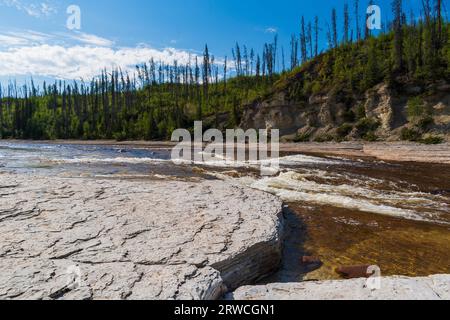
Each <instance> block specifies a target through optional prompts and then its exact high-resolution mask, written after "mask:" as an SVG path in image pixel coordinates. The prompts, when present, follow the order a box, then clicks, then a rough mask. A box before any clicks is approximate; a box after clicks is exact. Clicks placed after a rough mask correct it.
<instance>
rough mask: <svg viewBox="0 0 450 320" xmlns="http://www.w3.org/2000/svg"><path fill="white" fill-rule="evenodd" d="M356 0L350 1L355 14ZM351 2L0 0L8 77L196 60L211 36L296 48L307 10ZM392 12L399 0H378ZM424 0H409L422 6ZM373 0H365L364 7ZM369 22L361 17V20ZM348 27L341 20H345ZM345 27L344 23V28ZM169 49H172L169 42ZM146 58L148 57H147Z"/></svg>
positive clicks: (217, 46)
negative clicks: (73, 25)
mask: <svg viewBox="0 0 450 320" xmlns="http://www.w3.org/2000/svg"><path fill="white" fill-rule="evenodd" d="M353 1H354V0H348V1H347V2H348V3H349V5H350V11H351V13H352V21H351V23H352V25H354V19H353ZM449 1H450V0H449ZM345 2H346V1H343V0H342V1H341V0H324V1H302V0H295V1H294V0H278V1H273V0H271V1H269V0H240V1H238V0H223V1H222V0H165V1H163V0H127V1H121V0H116V1H111V0H95V1H88V0H71V1H66V0H0V81H4V80H5V79H8V78H18V79H23V78H26V77H30V76H31V75H33V77H35V78H79V77H90V76H93V75H95V73H98V70H99V69H100V68H102V67H110V66H111V65H114V64H117V65H121V66H122V67H124V68H126V67H127V66H128V67H129V68H130V70H131V68H132V66H133V65H135V64H136V63H138V62H139V61H140V60H143V61H146V60H149V59H150V58H151V57H152V56H153V57H155V58H156V59H159V60H164V61H166V62H170V61H171V60H173V59H175V58H176V59H177V60H180V61H183V60H186V59H188V56H189V54H195V53H199V52H201V51H202V50H203V47H204V44H205V43H208V45H209V47H210V49H211V51H212V52H213V54H214V55H216V56H217V57H218V58H220V57H224V56H225V55H228V56H230V55H231V47H232V46H233V45H234V43H235V42H236V41H238V42H240V43H245V44H246V45H247V46H248V47H253V48H255V49H257V50H258V51H259V50H260V49H261V47H262V45H263V43H264V42H267V41H271V39H272V38H273V37H274V34H275V33H276V34H278V35H279V39H280V43H281V45H283V46H284V47H285V50H286V52H288V51H289V40H290V35H291V34H292V33H296V34H298V32H299V24H300V18H301V16H302V15H303V16H305V19H306V20H307V21H309V20H311V21H312V20H313V19H314V16H315V15H318V16H319V17H320V20H321V27H322V28H323V29H324V31H323V32H322V37H321V46H322V47H325V46H326V41H325V29H326V22H327V21H329V20H330V12H331V9H332V8H333V7H336V9H337V10H338V17H339V20H340V21H342V19H341V17H342V11H343V6H344V3H345ZM374 3H375V4H377V5H379V6H380V7H381V9H382V17H383V19H389V18H390V7H391V6H390V3H391V0H378V1H374ZM420 3H421V0H404V8H405V10H406V11H409V10H410V8H413V9H414V10H415V11H416V12H419V8H420ZM71 4H76V5H78V6H79V7H80V9H81V30H79V31H71V30H68V29H67V28H66V20H67V18H68V14H67V13H66V9H67V7H68V6H69V5H71ZM367 6H368V1H365V0H360V7H361V8H360V14H361V17H363V16H364V12H365V10H366V8H367ZM363 23H364V21H363V20H362V18H361V25H362V24H363ZM339 26H341V24H339ZM341 31H342V29H341ZM168 48H169V49H168ZM143 61H140V62H143Z"/></svg>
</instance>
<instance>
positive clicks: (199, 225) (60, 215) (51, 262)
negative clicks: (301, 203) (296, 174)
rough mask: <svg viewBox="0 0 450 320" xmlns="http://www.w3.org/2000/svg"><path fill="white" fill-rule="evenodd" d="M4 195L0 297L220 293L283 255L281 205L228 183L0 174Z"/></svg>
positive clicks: (163, 296) (212, 296)
mask: <svg viewBox="0 0 450 320" xmlns="http://www.w3.org/2000/svg"><path fill="white" fill-rule="evenodd" d="M0 194H1V196H0V233H1V234H2V237H1V240H0V299H216V298H219V297H221V296H222V295H223V293H224V292H225V291H226V290H227V289H228V290H231V289H235V288H236V287H238V286H240V285H245V284H250V283H252V282H253V281H255V280H257V279H259V278H260V277H264V276H265V275H267V274H269V273H270V272H272V271H273V270H274V269H276V268H277V267H278V266H279V263H280V260H281V232H282V227H283V225H282V220H281V219H282V204H281V202H280V201H279V200H278V199H277V198H275V197H274V196H271V195H268V194H265V193H263V192H259V191H256V190H252V189H248V188H244V187H240V186H236V185H232V184H230V183H226V182H222V181H203V182H200V183H192V182H181V181H148V182H147V181H144V182H143V181H123V180H94V179H80V178H72V179H71V178H68V179H64V178H59V177H42V176H33V175H25V174H0Z"/></svg>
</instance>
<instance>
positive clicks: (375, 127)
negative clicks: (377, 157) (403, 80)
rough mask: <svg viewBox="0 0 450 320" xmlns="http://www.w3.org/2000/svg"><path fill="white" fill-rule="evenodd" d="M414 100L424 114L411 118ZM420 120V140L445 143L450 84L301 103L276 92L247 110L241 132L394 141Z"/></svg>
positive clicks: (319, 96) (330, 96) (383, 87)
mask: <svg viewBox="0 0 450 320" xmlns="http://www.w3.org/2000/svg"><path fill="white" fill-rule="evenodd" d="M416 97H418V98H419V99H420V101H421V104H422V106H421V108H422V109H423V110H424V111H423V115H421V116H417V117H415V118H413V117H411V116H410V114H409V111H408V109H409V107H408V106H409V105H410V104H411V99H414V98H416ZM424 117H427V118H428V123H426V128H422V129H423V132H421V134H423V135H424V136H426V135H437V136H439V137H441V138H442V139H443V140H449V132H450V84H448V83H446V82H441V83H439V84H436V85H434V86H433V87H432V88H430V87H426V88H424V87H419V86H413V85H405V86H402V87H401V88H400V89H397V90H393V89H391V88H389V86H388V85H386V84H379V85H377V86H375V87H373V88H372V89H370V90H368V91H366V92H365V93H364V94H362V95H356V94H354V93H349V92H345V93H344V92H339V91H336V92H329V93H326V94H313V95H311V96H310V97H308V98H307V99H303V100H301V101H296V100H295V99H291V98H290V97H289V93H288V92H287V90H284V91H278V92H275V93H273V94H272V95H270V96H269V97H268V98H265V99H262V100H259V101H255V102H254V103H252V104H251V105H250V106H248V107H247V108H246V109H245V110H244V114H243V118H242V123H241V127H242V128H245V129H249V128H255V129H279V130H280V135H281V136H282V140H283V141H330V140H339V141H342V140H386V141H396V140H400V139H401V138H402V130H403V129H405V128H407V129H412V128H415V127H417V123H416V122H418V121H420V119H423V118H424ZM430 118H431V119H432V120H433V121H431V122H430V121H429V119H430ZM423 125H424V124H422V126H423ZM422 129H421V130H422Z"/></svg>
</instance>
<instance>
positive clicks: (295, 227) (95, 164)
mask: <svg viewBox="0 0 450 320" xmlns="http://www.w3.org/2000/svg"><path fill="white" fill-rule="evenodd" d="M280 165H281V172H280V173H279V174H277V175H275V176H271V177H261V176H259V171H258V166H257V165H255V164H250V165H249V164H241V163H238V164H233V165H230V166H226V165H225V164H223V163H221V162H214V163H211V164H210V165H208V166H205V165H199V164H187V163H185V164H179V165H176V164H174V163H172V161H170V150H166V149H147V148H132V147H127V148H124V147H123V146H103V145H102V146H100V145H56V144H55V145H54V144H39V143H11V142H1V143H0V172H1V171H10V172H30V173H33V174H42V175H58V176H64V177H80V176H82V177H87V178H114V179H184V180H186V179H188V180H193V181H195V180H199V179H215V178H221V177H224V176H226V177H227V179H235V181H236V182H239V183H241V184H245V185H248V186H250V187H252V188H255V189H259V190H263V191H267V192H270V193H273V194H276V195H277V196H279V197H280V198H281V199H282V200H283V201H284V202H285V203H286V204H288V205H289V210H286V217H287V221H288V224H289V226H290V228H289V230H290V231H289V235H288V237H287V240H286V246H285V252H284V260H283V267H282V268H281V270H280V271H279V272H278V273H277V274H276V275H274V276H273V277H271V278H270V279H268V280H267V281H298V280H302V279H334V278H339V276H338V275H337V274H336V273H335V271H334V270H335V268H336V267H339V266H351V265H369V264H370V265H378V266H379V267H380V268H381V272H382V274H383V275H394V274H401V275H410V276H420V275H429V274H435V273H450V166H449V165H433V164H417V163H388V162H383V161H375V160H367V159H365V160H361V159H352V160H350V159H343V158H336V157H334V158H333V157H324V156H308V155H298V154H297V155H293V154H285V155H282V157H281V159H280ZM302 256H316V257H317V258H319V259H320V260H321V261H322V265H304V264H302V263H300V261H301V257H302Z"/></svg>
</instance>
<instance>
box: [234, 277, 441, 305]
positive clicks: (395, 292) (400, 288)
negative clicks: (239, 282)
mask: <svg viewBox="0 0 450 320" xmlns="http://www.w3.org/2000/svg"><path fill="white" fill-rule="evenodd" d="M371 281H372V279H371ZM372 283H373V284H375V282H373V281H372ZM379 285H380V286H379V289H377V290H373V289H370V288H369V287H368V286H367V280H366V279H353V280H341V281H321V282H301V283H274V284H269V285H266V286H253V287H252V286H247V287H242V288H239V289H238V290H236V291H235V292H234V293H233V294H231V295H229V297H228V298H230V299H235V300H322V299H326V300H386V299H387V300H440V299H443V300H450V275H435V276H430V277H422V278H407V277H388V278H381V281H380V282H379ZM372 288H373V287H372Z"/></svg>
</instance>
